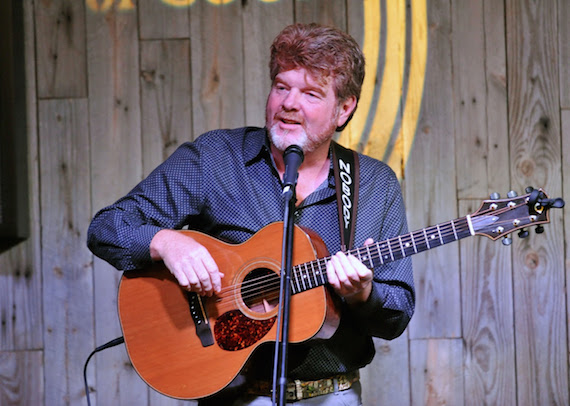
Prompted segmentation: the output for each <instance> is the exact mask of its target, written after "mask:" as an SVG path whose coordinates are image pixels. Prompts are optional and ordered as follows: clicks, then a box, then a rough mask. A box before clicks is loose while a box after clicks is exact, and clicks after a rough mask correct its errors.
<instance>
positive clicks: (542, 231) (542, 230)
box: [534, 224, 544, 234]
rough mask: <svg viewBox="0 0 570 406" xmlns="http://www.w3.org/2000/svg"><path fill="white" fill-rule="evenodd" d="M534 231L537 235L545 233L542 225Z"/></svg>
mask: <svg viewBox="0 0 570 406" xmlns="http://www.w3.org/2000/svg"><path fill="white" fill-rule="evenodd" d="M534 231H536V233H537V234H542V233H544V227H543V226H542V225H541V224H539V225H537V226H536V228H535V230H534Z"/></svg>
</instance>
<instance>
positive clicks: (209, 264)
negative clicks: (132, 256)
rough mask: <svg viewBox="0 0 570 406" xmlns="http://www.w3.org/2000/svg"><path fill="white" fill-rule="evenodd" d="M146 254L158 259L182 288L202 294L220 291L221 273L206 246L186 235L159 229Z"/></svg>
mask: <svg viewBox="0 0 570 406" xmlns="http://www.w3.org/2000/svg"><path fill="white" fill-rule="evenodd" d="M150 255H151V257H152V259H153V260H154V261H160V260H162V261H163V262H164V265H166V267H167V268H168V270H169V271H170V272H171V273H172V275H174V277H175V278H176V280H177V281H178V283H179V284H180V286H182V287H184V288H185V289H187V290H189V291H191V292H196V293H198V294H200V295H202V296H212V295H213V294H214V293H220V290H221V288H222V280H221V279H222V278H223V277H224V274H223V273H221V272H220V270H219V269H218V265H217V264H216V261H214V258H212V255H211V254H210V252H209V251H208V250H207V249H206V247H204V246H203V245H202V244H200V243H198V242H197V241H196V240H195V239H194V238H192V237H191V236H190V235H187V234H182V233H179V232H177V231H174V230H161V231H159V232H158V233H156V234H155V236H154V238H153V239H152V241H151V242H150Z"/></svg>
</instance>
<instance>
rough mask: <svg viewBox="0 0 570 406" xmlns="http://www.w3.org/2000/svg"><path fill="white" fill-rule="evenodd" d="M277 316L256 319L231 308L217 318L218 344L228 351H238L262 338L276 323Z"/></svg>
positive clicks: (215, 333) (216, 333) (216, 334)
mask: <svg viewBox="0 0 570 406" xmlns="http://www.w3.org/2000/svg"><path fill="white" fill-rule="evenodd" d="M276 318H277V317H276V316H275V317H271V318H269V319H266V320H254V319H250V318H249V317H247V316H245V315H244V314H243V313H242V312H240V311H239V310H231V311H229V312H226V313H224V314H222V315H221V316H220V317H218V319H217V320H216V323H215V326H214V336H215V338H216V342H217V343H218V346H220V348H222V349H223V350H226V351H238V350H242V349H244V348H247V347H250V346H252V345H254V344H255V343H257V342H258V341H259V340H261V339H262V338H263V337H264V336H265V335H266V334H267V333H268V332H269V330H271V327H273V324H275V320H276Z"/></svg>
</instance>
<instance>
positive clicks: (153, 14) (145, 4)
mask: <svg viewBox="0 0 570 406" xmlns="http://www.w3.org/2000/svg"><path fill="white" fill-rule="evenodd" d="M187 3H190V2H187ZM189 7H190V5H187V6H180V7H174V6H171V5H168V4H166V3H165V2H164V1H157V0H138V1H137V8H138V10H137V11H138V15H139V33H140V39H143V40H145V39H174V38H185V39H188V37H189V36H190V16H189V10H188V9H189Z"/></svg>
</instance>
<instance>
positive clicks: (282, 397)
mask: <svg viewBox="0 0 570 406" xmlns="http://www.w3.org/2000/svg"><path fill="white" fill-rule="evenodd" d="M297 149H298V150H297ZM291 152H294V153H295V154H297V159H300V161H298V162H293V163H292V164H291V166H292V167H293V168H294V170H293V169H291V170H293V173H294V175H291V174H289V176H288V172H290V171H289V170H288V166H289V165H286V170H285V172H286V173H285V175H284V178H283V179H284V183H285V187H284V188H283V196H284V198H285V215H284V221H283V248H282V252H281V264H282V267H281V281H280V286H279V311H278V316H277V334H276V340H275V357H274V363H273V390H272V392H271V393H272V394H271V400H272V403H273V406H276V405H277V403H276V402H277V398H276V395H277V393H279V405H280V406H282V405H285V402H286V394H287V350H288V341H289V313H290V304H291V272H292V261H293V234H294V223H293V213H294V210H295V202H296V193H295V186H296V182H297V168H298V167H299V165H300V163H301V161H302V160H303V152H302V150H301V149H300V148H299V147H297V146H296V145H292V146H290V147H288V148H287V149H286V150H285V153H284V157H286V156H287V155H290V153H291ZM291 159H293V158H291ZM285 162H286V163H287V162H288V160H287V158H285ZM290 176H294V180H293V181H291V179H290V178H289V177H290ZM278 372H279V376H278ZM277 386H279V389H277Z"/></svg>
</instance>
